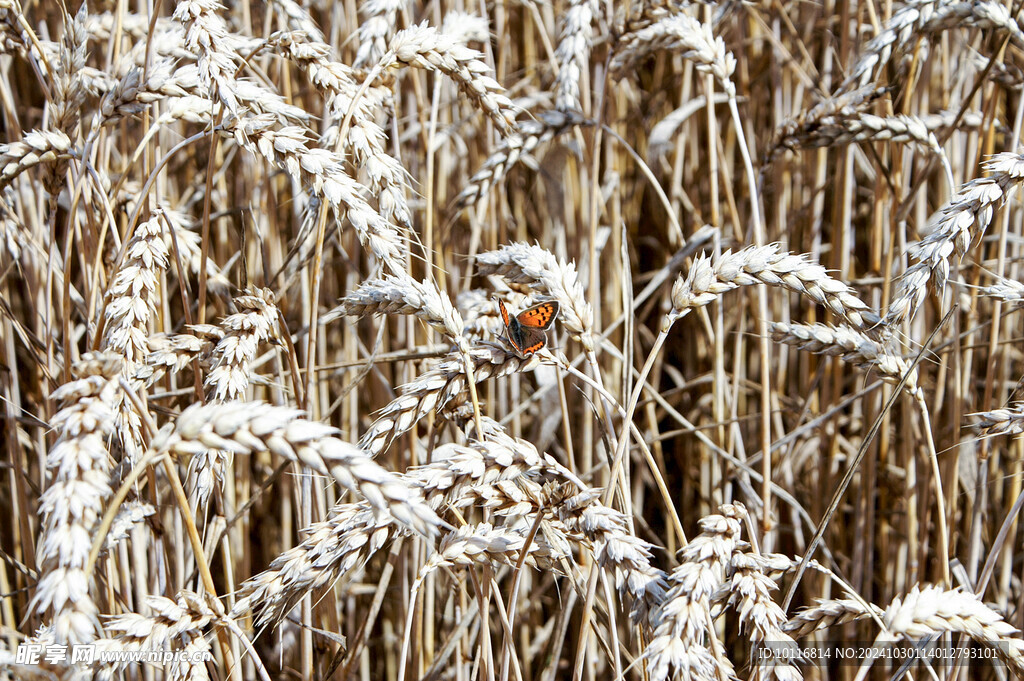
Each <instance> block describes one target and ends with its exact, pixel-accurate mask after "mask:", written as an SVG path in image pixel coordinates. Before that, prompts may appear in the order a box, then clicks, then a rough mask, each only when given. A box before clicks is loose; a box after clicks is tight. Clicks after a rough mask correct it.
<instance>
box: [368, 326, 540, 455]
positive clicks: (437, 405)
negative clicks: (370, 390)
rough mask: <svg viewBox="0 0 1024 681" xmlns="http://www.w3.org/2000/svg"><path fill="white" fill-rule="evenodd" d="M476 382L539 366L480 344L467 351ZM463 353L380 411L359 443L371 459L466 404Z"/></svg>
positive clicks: (534, 360)
mask: <svg viewBox="0 0 1024 681" xmlns="http://www.w3.org/2000/svg"><path fill="white" fill-rule="evenodd" d="M468 355H469V357H470V358H471V359H472V361H473V376H474V378H475V379H476V380H477V382H480V381H484V380H487V379H489V378H498V377H500V376H508V375H509V374H513V373H516V372H518V371H524V370H526V369H527V368H529V367H532V366H536V363H537V361H538V360H537V358H536V356H531V357H530V358H529V359H523V358H521V357H519V355H517V354H516V353H514V352H510V351H509V350H506V349H505V348H504V347H503V346H500V345H497V344H495V343H488V342H477V343H473V344H472V345H470V346H469V347H468ZM464 361H465V360H464V353H463V352H462V351H454V352H452V353H450V354H449V355H448V356H447V357H445V358H444V359H442V360H441V361H440V362H439V363H438V365H437V367H436V368H434V369H432V370H430V371H428V372H426V373H424V374H423V375H421V376H420V377H418V378H416V379H415V380H413V381H411V382H409V383H406V384H405V385H403V386H401V387H400V388H398V393H399V395H398V397H396V398H395V399H394V400H392V401H391V403H390V404H388V405H387V406H386V407H384V408H383V409H381V410H380V412H379V413H378V417H377V420H376V421H374V422H373V424H372V425H371V426H370V427H369V429H367V431H366V432H365V433H363V436H362V437H361V438H360V439H359V446H360V448H362V449H363V450H364V451H366V452H368V453H369V454H370V455H371V456H376V455H378V454H380V453H381V452H383V451H384V450H385V449H386V448H387V447H388V446H389V445H390V444H391V443H392V442H393V441H394V440H395V438H397V437H398V436H400V435H402V434H403V433H406V432H408V431H409V430H410V429H411V428H412V427H413V426H414V425H415V424H416V423H418V422H419V420H420V419H422V418H423V417H424V416H426V415H427V414H429V413H431V412H434V411H438V412H440V411H442V410H444V409H447V408H450V406H451V405H452V403H453V402H455V401H457V400H465V399H466V398H467V396H468V391H467V388H468V384H467V382H466V371H465V364H464Z"/></svg>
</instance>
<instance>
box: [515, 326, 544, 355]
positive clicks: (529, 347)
mask: <svg viewBox="0 0 1024 681" xmlns="http://www.w3.org/2000/svg"><path fill="white" fill-rule="evenodd" d="M547 342H548V336H547V334H546V333H544V332H543V331H542V330H540V329H534V328H523V329H522V334H521V338H520V349H519V352H520V353H521V354H522V355H523V356H527V355H532V354H533V353H535V352H537V351H539V350H540V349H541V348H543V347H544V346H545V345H547Z"/></svg>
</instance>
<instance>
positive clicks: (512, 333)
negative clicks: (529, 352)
mask: <svg viewBox="0 0 1024 681" xmlns="http://www.w3.org/2000/svg"><path fill="white" fill-rule="evenodd" d="M498 311H499V312H501V321H503V322H504V323H505V331H506V336H508V342H509V344H510V345H511V346H512V348H513V349H514V350H515V351H516V352H517V353H519V354H523V327H522V325H521V324H520V323H519V320H518V319H517V318H515V317H511V316H509V314H508V310H507V309H505V303H503V302H501V300H498Z"/></svg>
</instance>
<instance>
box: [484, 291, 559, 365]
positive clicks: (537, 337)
mask: <svg viewBox="0 0 1024 681" xmlns="http://www.w3.org/2000/svg"><path fill="white" fill-rule="evenodd" d="M498 309H499V310H501V320H502V321H503V322H505V330H506V331H508V342H509V343H510V344H511V345H512V347H513V348H515V351H516V352H517V353H518V354H519V355H521V356H523V357H526V356H528V355H532V354H533V353H535V352H537V351H538V350H540V349H541V348H543V347H544V345H545V344H547V342H548V337H547V334H545V333H544V331H545V330H546V329H547V328H548V327H549V326H551V323H552V322H554V321H555V317H556V316H557V315H558V302H557V301H554V300H549V301H546V302H543V303H538V304H537V305H534V306H533V307H531V308H527V309H525V310H523V311H522V312H520V313H519V314H517V315H516V316H515V317H512V316H510V315H509V313H508V310H506V309H505V303H503V302H501V301H500V300H499V301H498Z"/></svg>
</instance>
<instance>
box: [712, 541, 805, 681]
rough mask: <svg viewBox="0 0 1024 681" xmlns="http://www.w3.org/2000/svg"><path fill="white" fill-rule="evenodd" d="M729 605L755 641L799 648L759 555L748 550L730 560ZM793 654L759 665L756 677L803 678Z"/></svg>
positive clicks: (797, 680) (787, 680) (791, 680)
mask: <svg viewBox="0 0 1024 681" xmlns="http://www.w3.org/2000/svg"><path fill="white" fill-rule="evenodd" d="M729 571H730V572H731V576H730V578H729V585H728V588H729V605H731V606H733V607H734V608H736V609H737V610H738V612H739V618H740V630H741V631H742V630H744V629H745V630H746V631H747V634H748V636H749V637H750V641H751V643H753V644H754V645H755V646H756V645H758V644H770V645H772V646H773V648H774V647H778V648H782V647H785V648H787V649H788V650H790V651H796V650H799V648H798V646H797V645H796V641H794V640H793V638H792V637H791V636H790V635H789V634H787V633H786V632H785V630H784V625H785V623H786V613H784V612H783V611H782V608H780V607H779V606H778V604H777V603H776V602H775V601H773V600H772V597H771V592H772V590H774V589H776V588H777V587H776V585H775V582H773V581H772V580H771V579H770V578H768V577H767V576H766V575H765V574H764V573H763V572H762V571H761V563H760V561H759V560H758V557H757V556H755V555H751V554H748V553H738V552H737V553H734V554H733V556H732V559H731V560H730V561H729ZM790 659H791V658H781V659H779V660H778V661H770V662H767V663H763V664H760V665H758V667H757V669H756V670H755V673H754V675H753V676H752V677H751V678H754V679H773V678H774V679H779V681H800V680H801V679H803V675H802V674H801V673H800V670H799V669H798V668H797V667H796V666H795V665H793V664H790V663H789V660H790Z"/></svg>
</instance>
